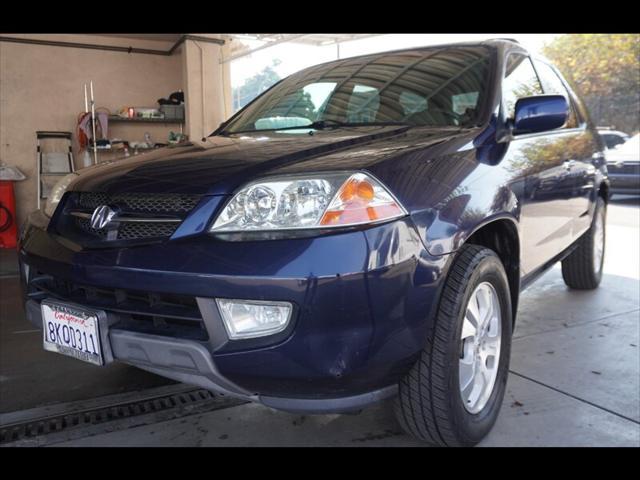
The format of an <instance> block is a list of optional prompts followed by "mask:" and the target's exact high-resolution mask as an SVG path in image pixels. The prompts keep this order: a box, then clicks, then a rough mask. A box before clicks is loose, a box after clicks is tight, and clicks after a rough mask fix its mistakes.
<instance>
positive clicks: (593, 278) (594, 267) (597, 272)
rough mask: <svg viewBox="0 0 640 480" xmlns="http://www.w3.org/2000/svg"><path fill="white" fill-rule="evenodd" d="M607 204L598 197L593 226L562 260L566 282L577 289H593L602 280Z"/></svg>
mask: <svg viewBox="0 0 640 480" xmlns="http://www.w3.org/2000/svg"><path fill="white" fill-rule="evenodd" d="M606 218H607V204H606V203H605V201H604V200H603V199H602V198H600V197H598V200H597V202H596V209H595V212H594V214H593V220H592V222H591V227H590V228H589V230H587V232H586V233H585V234H584V235H583V236H582V237H580V239H579V240H578V242H577V245H578V247H577V248H576V249H575V250H574V251H573V252H571V254H570V255H569V256H568V257H567V258H565V259H564V260H563V261H562V278H563V279H564V283H565V284H566V285H567V286H568V287H569V288H573V289H576V290H592V289H594V288H597V287H598V285H600V281H601V280H602V265H603V264H604V247H605V240H606V235H605V225H606Z"/></svg>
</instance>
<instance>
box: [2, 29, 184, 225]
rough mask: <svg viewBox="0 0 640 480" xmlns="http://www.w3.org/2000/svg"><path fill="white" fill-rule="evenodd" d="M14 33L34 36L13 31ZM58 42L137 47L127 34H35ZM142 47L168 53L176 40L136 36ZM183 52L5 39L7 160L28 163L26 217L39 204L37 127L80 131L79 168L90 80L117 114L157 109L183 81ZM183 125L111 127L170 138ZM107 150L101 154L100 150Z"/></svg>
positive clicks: (21, 194)
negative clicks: (80, 123) (80, 119)
mask: <svg viewBox="0 0 640 480" xmlns="http://www.w3.org/2000/svg"><path fill="white" fill-rule="evenodd" d="M6 36H12V37H18V36H26V35H9V34H7V35H6ZM28 37H29V38H40V39H49V40H57V41H73V42H84V43H103V44H106V45H119V46H129V45H130V44H131V43H132V42H131V40H127V39H119V38H111V37H97V36H95V35H87V36H83V35H29V36H28ZM135 47H139V48H152V49H162V50H168V49H169V48H170V47H171V43H167V42H159V41H136V42H135ZM181 57H182V56H181V53H180V52H177V53H175V54H174V55H172V56H159V55H145V54H127V53H122V52H108V51H101V50H89V49H80V48H67V47H54V46H45V45H26V44H18V43H7V42H0V162H2V163H4V164H6V165H14V166H17V167H18V168H20V170H21V171H22V172H24V174H25V175H26V176H27V180H24V181H22V182H17V183H16V185H15V187H16V204H17V211H18V220H19V221H20V222H22V221H23V220H24V218H25V216H26V215H27V214H28V213H29V212H31V211H33V210H35V209H36V202H37V200H36V195H37V193H36V181H37V180H36V151H35V147H36V139H35V132H36V130H66V131H71V132H73V138H74V155H75V157H76V167H80V166H81V164H80V156H79V152H78V146H77V143H76V135H75V128H76V120H77V116H78V114H79V113H80V112H82V111H84V94H83V87H82V86H83V83H85V82H86V83H88V82H89V80H93V84H94V91H95V97H96V105H97V106H99V107H106V108H108V109H109V110H111V111H112V112H113V113H115V112H116V111H117V110H118V109H120V108H121V107H123V106H127V105H133V106H150V107H154V106H156V105H157V104H156V101H157V99H158V98H161V97H167V96H168V95H169V94H170V93H171V92H174V91H176V90H178V89H180V88H182V89H184V86H183V79H182V75H183V65H182V58H181ZM177 129H179V126H178V125H175V124H173V125H171V124H168V125H166V126H165V125H163V124H159V125H156V124H136V125H132V124H122V123H118V124H116V123H112V124H110V125H109V137H110V138H113V137H119V138H124V139H127V140H137V141H143V140H144V138H143V137H144V133H145V132H147V131H148V132H149V133H150V134H151V135H152V137H153V139H154V140H155V141H158V142H165V141H166V138H167V135H168V133H169V131H170V130H177ZM99 155H100V154H99Z"/></svg>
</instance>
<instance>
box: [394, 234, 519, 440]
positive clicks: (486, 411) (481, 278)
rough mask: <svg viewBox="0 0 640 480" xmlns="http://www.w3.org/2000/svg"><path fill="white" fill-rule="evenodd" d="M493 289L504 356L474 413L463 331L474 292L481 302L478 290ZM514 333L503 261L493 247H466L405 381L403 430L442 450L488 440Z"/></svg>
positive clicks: (400, 403) (399, 410)
mask: <svg viewBox="0 0 640 480" xmlns="http://www.w3.org/2000/svg"><path fill="white" fill-rule="evenodd" d="M487 284H488V285H489V286H487ZM491 288H493V292H494V293H495V294H496V297H495V304H496V305H498V306H499V310H500V315H499V319H498V320H493V321H492V322H493V324H494V325H499V331H498V334H497V335H496V338H499V339H500V347H499V353H498V354H497V355H495V356H494V358H493V361H494V362H495V361H496V360H497V373H496V374H495V381H494V383H493V386H492V387H491V388H487V392H488V393H487V394H486V395H485V397H486V403H485V404H484V406H482V405H480V404H478V405H479V406H480V407H481V408H480V409H479V411H473V412H472V411H470V410H469V407H468V406H465V403H469V401H467V402H465V399H464V398H463V395H464V393H463V392H462V391H461V386H460V378H461V375H462V374H461V372H462V369H463V367H462V365H461V360H462V359H464V357H466V356H467V353H465V352H467V350H465V349H466V348H467V346H468V345H469V344H468V343H467V342H468V341H469V338H467V339H466V340H462V339H461V336H462V332H463V328H462V327H463V323H464V322H465V316H466V315H467V306H468V305H469V304H470V299H471V297H472V294H474V298H475V293H476V291H477V289H489V290H490V289H491ZM511 331H512V310H511V296H510V291H509V284H508V281H507V275H506V273H505V270H504V267H503V265H502V262H501V261H500V259H499V258H498V256H497V255H496V254H495V253H494V252H493V251H492V250H490V249H488V248H484V247H481V246H477V245H465V246H463V247H462V248H461V249H460V250H459V252H458V253H457V256H456V258H455V260H454V263H453V265H452V266H451V268H450V270H449V275H448V277H447V279H446V281H445V285H444V288H443V291H442V294H441V297H440V302H439V305H438V309H437V312H436V315H435V319H434V320H433V323H432V326H431V328H430V330H429V332H428V334H427V339H426V346H425V347H424V349H423V350H422V352H421V354H420V358H419V359H418V361H417V362H416V364H415V365H414V366H413V367H412V369H411V370H410V371H409V373H408V374H407V375H406V376H405V377H404V378H403V379H402V380H401V381H400V384H399V395H398V397H397V398H396V400H395V404H394V410H395V414H396V417H397V419H398V421H399V423H400V425H401V426H402V428H403V429H404V430H405V431H406V432H407V433H409V434H410V435H413V436H414V437H416V438H418V439H421V440H424V441H426V442H429V443H432V444H435V445H440V446H472V445H475V444H476V443H478V442H479V441H480V440H482V439H483V438H484V437H485V436H486V435H487V433H489V431H490V430H491V428H492V427H493V424H494V423H495V421H496V419H497V417H498V413H499V411H500V407H501V405H502V400H503V398H504V393H505V389H506V383H507V375H508V371H509V356H510V349H511ZM471 346H472V350H471V351H472V352H477V350H475V347H474V344H472V345H471ZM474 355H475V353H474V354H472V355H471V356H472V357H473V356H474ZM474 358H475V357H474ZM485 364H486V363H485ZM493 365H494V366H495V363H493ZM474 378H475V377H474Z"/></svg>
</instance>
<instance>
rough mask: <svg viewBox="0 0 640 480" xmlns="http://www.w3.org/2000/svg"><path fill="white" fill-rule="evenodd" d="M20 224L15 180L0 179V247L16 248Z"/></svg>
mask: <svg viewBox="0 0 640 480" xmlns="http://www.w3.org/2000/svg"><path fill="white" fill-rule="evenodd" d="M17 236H18V225H17V222H16V197H15V195H14V193H13V182H10V181H6V180H0V248H16V245H17Z"/></svg>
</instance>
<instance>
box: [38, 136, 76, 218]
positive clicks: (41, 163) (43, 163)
mask: <svg viewBox="0 0 640 480" xmlns="http://www.w3.org/2000/svg"><path fill="white" fill-rule="evenodd" d="M55 140H65V141H66V142H68V146H67V148H60V147H59V145H60V142H55ZM56 143H57V145H58V147H57V150H56V148H55V147H52V145H50V144H56ZM36 144H37V152H38V153H37V162H38V209H40V204H41V201H42V200H46V199H47V198H49V194H50V193H51V189H52V188H53V186H54V185H55V184H56V182H57V181H58V180H60V178H61V177H63V176H65V175H69V174H70V173H73V172H75V166H74V163H73V150H72V148H71V132H47V131H37V132H36ZM45 144H47V146H48V147H49V148H45Z"/></svg>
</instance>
